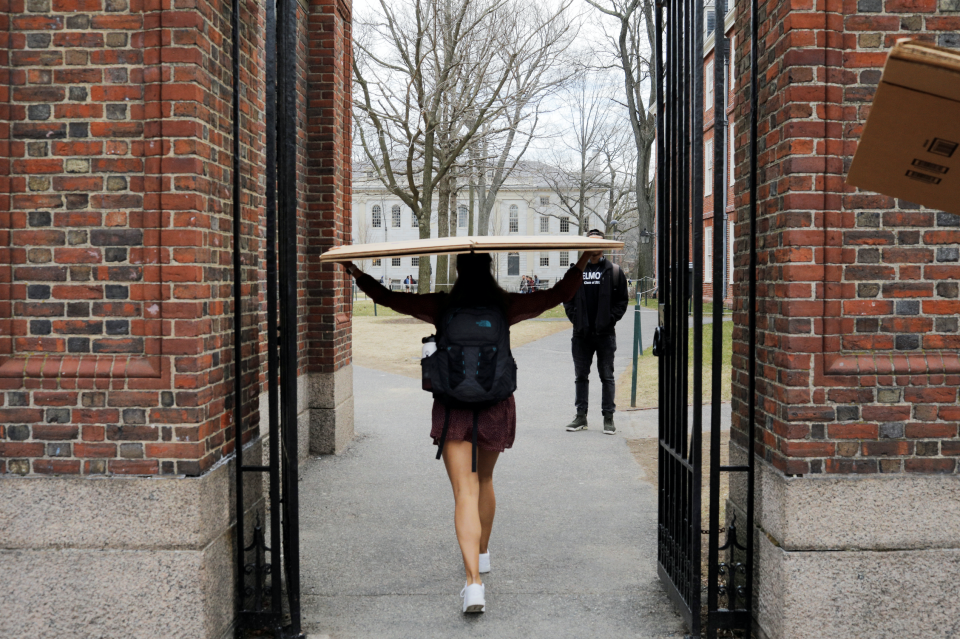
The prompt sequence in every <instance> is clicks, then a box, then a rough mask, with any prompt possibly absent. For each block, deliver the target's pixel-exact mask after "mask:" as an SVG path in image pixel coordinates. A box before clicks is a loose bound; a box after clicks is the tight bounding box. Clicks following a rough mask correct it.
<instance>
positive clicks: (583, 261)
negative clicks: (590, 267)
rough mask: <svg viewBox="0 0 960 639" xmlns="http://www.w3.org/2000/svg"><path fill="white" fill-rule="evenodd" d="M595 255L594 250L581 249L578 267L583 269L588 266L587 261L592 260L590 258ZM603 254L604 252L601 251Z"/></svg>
mask: <svg viewBox="0 0 960 639" xmlns="http://www.w3.org/2000/svg"><path fill="white" fill-rule="evenodd" d="M593 255H594V252H589V253H588V252H587V251H581V253H580V259H579V260H577V264H576V267H577V268H578V269H580V270H581V271H582V270H583V269H585V268H586V267H587V262H589V261H590V258H591V257H592V256H593ZM601 255H602V253H601Z"/></svg>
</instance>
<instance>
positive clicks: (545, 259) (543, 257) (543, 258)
mask: <svg viewBox="0 0 960 639" xmlns="http://www.w3.org/2000/svg"><path fill="white" fill-rule="evenodd" d="M540 266H550V254H549V253H541V254H540Z"/></svg>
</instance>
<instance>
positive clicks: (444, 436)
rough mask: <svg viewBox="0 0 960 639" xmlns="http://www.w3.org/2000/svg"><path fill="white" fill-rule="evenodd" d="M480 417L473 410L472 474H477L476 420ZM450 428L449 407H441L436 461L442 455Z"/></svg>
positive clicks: (477, 428) (477, 432)
mask: <svg viewBox="0 0 960 639" xmlns="http://www.w3.org/2000/svg"><path fill="white" fill-rule="evenodd" d="M479 416H480V411H478V410H476V409H474V411H473V451H472V457H473V472H477V436H478V434H479V432H480V429H479V427H478V425H477V422H478V418H479ZM448 428H450V407H449V406H444V407H443V430H442V431H440V443H439V444H438V445H437V459H440V457H441V455H443V444H444V442H445V441H446V440H447V429H448Z"/></svg>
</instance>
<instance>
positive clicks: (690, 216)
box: [654, 0, 757, 638]
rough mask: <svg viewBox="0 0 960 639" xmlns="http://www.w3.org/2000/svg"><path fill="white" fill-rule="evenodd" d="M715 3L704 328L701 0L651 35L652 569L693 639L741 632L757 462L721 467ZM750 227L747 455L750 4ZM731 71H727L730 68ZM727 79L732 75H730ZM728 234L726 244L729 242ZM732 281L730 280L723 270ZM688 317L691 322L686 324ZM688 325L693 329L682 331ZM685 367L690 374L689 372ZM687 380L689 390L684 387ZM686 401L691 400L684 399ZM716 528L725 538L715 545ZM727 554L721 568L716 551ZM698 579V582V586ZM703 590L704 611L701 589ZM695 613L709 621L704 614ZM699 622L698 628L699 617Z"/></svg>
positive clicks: (664, 17)
mask: <svg viewBox="0 0 960 639" xmlns="http://www.w3.org/2000/svg"><path fill="white" fill-rule="evenodd" d="M724 5H725V2H724V0H715V6H714V7H707V8H706V10H708V11H715V12H716V13H715V20H714V23H713V24H714V28H715V32H714V35H715V40H714V42H715V43H717V46H715V47H714V77H713V78H706V80H707V81H710V82H713V85H714V91H713V94H714V98H715V103H714V105H713V113H714V118H715V120H714V127H713V132H714V166H715V167H717V170H715V171H714V176H713V193H714V220H715V221H717V223H715V224H714V229H715V230H716V231H717V232H715V233H714V234H713V263H712V264H708V265H706V267H707V268H712V269H713V282H715V285H714V287H713V291H714V294H713V317H712V324H707V325H706V327H705V326H704V324H703V295H702V290H703V273H704V266H705V265H704V264H703V255H704V251H703V228H704V224H703V184H704V181H703V180H704V170H703V124H704V122H703V113H704V96H703V93H704V91H703V88H704V80H705V78H704V77H703V68H704V64H703V62H704V59H703V46H704V11H705V8H704V6H703V0H658V2H657V8H656V33H657V57H656V77H657V80H658V82H657V87H658V91H657V242H658V246H657V255H658V260H657V271H658V272H657V276H658V287H659V294H658V295H659V311H660V325H659V327H658V329H657V334H656V336H655V340H654V344H655V346H654V349H655V353H656V354H658V355H659V356H660V361H659V367H660V370H659V372H660V390H659V393H660V396H659V405H660V411H659V439H660V445H659V482H660V484H659V502H658V510H659V516H658V523H659V526H658V572H659V574H660V579H661V581H662V582H663V584H664V586H665V587H666V589H667V591H668V592H669V594H670V596H671V598H672V599H673V600H674V602H675V603H676V605H677V607H678V608H679V610H680V612H681V613H682V615H683V616H684V618H685V620H686V622H687V624H688V626H689V627H690V630H691V634H692V635H693V636H694V637H700V636H701V635H706V636H707V637H711V638H713V637H716V636H717V632H718V630H720V629H730V630H741V631H746V633H747V634H748V635H749V632H750V626H751V602H752V600H753V596H752V595H753V569H754V561H753V533H752V531H753V484H754V481H753V477H754V464H755V456H754V455H753V454H752V453H750V452H748V459H749V461H748V462H747V464H746V465H738V466H729V465H721V459H720V428H721V425H720V409H721V405H720V392H721V358H722V350H723V316H722V313H723V299H724V293H725V291H724V289H725V288H726V287H725V285H724V282H725V280H726V278H725V277H724V264H725V259H724V256H725V255H726V250H725V249H726V241H725V237H724V236H725V233H723V232H719V231H720V228H718V226H719V220H722V219H724V214H725V210H724V208H725V206H724V204H725V198H723V197H720V194H721V193H725V191H726V179H727V178H726V175H725V171H723V170H720V169H721V167H724V166H725V163H726V158H727V152H726V150H725V149H726V144H727V143H729V141H727V140H726V139H725V138H726V133H727V127H726V109H725V106H726V99H725V98H726V90H725V86H724V75H725V73H726V67H727V60H726V58H727V57H728V55H729V53H730V51H729V42H728V41H727V40H726V38H725V32H724V17H725V14H726V7H725V6H724ZM751 30H752V34H753V37H752V41H751V56H750V60H751V78H750V80H751V85H750V86H751V92H750V93H751V102H750V107H751V110H750V149H749V151H750V153H749V158H750V164H749V171H748V179H749V189H750V204H749V220H748V221H749V224H748V225H747V224H742V223H741V224H738V225H737V226H738V228H740V237H741V245H740V249H741V251H740V252H741V253H743V252H746V253H747V254H748V255H749V266H748V268H747V271H746V274H747V282H748V294H747V300H746V304H745V307H744V309H743V310H744V311H746V314H747V318H748V342H749V353H748V367H749V376H748V377H749V388H748V397H749V398H750V401H749V402H748V406H749V408H748V426H747V428H748V433H747V435H748V442H749V443H750V445H749V446H748V449H752V442H753V439H754V423H755V411H756V406H755V403H756V402H755V397H756V392H755V391H756V382H755V379H756V375H755V369H756V346H755V344H756V339H755V336H756V311H755V309H756V256H755V251H754V247H755V245H756V241H755V238H756V230H755V229H756V192H757V186H756V176H757V97H756V96H757V90H756V87H757V0H752V9H751ZM731 71H732V67H731ZM733 76H734V74H733V73H732V72H731V78H732V77H733ZM733 239H734V238H729V241H731V242H732V241H733ZM730 276H731V279H730V281H733V280H732V273H731V274H730ZM691 318H692V324H690V320H691ZM689 327H692V328H689ZM704 330H712V337H713V340H712V362H713V365H712V367H711V371H710V375H709V380H708V382H709V384H710V388H711V406H710V419H709V426H710V428H709V438H710V439H709V444H710V445H709V451H710V454H709V473H708V475H707V477H708V479H709V501H708V504H707V505H708V512H709V515H708V522H707V527H706V529H705V530H704V529H703V526H702V521H701V519H702V517H701V512H702V511H701V508H702V503H701V491H702V489H703V486H704V485H703V479H704V478H703V472H702V468H703V465H702V462H703V460H702V452H701V451H702V443H703V442H702V433H703V411H702V410H701V406H700V403H701V400H700V398H701V397H702V396H703V391H704V379H703V377H704V376H703V367H702V363H703V349H702V346H703V335H704ZM691 369H692V370H691ZM691 384H692V388H691V387H690V386H691ZM688 397H692V398H694V401H692V402H691V401H688ZM723 473H727V474H742V475H745V476H746V487H747V505H746V509H747V513H746V520H747V521H746V522H745V525H743V527H742V530H739V531H738V526H737V522H736V519H735V518H734V519H733V520H732V521H731V522H730V523H729V524H728V525H727V526H726V527H725V528H724V529H722V528H721V526H722V525H723V522H721V521H720V484H721V474H723ZM721 531H723V532H724V533H725V538H724V540H723V542H722V543H721V539H720V536H721ZM702 535H706V536H707V537H708V546H707V548H708V551H707V554H708V557H707V570H706V573H707V574H706V575H704V574H703V569H702V559H703V558H702V557H701V538H702ZM724 551H726V557H725V558H724V560H723V561H721V556H720V555H721V552H724ZM704 579H706V585H705V586H704ZM704 591H706V593H707V597H706V599H707V601H706V607H705V609H704V607H703V592H704ZM704 613H706V614H705V615H704ZM703 617H705V619H706V627H705V628H703V627H702V625H703V623H702V618H703Z"/></svg>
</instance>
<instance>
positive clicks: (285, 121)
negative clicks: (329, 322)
mask: <svg viewBox="0 0 960 639" xmlns="http://www.w3.org/2000/svg"><path fill="white" fill-rule="evenodd" d="M297 8H298V2H297V0H279V2H278V13H279V23H280V32H279V38H278V44H279V45H280V47H279V49H278V51H277V54H278V62H279V64H278V66H279V69H278V70H279V79H280V96H279V97H280V100H279V147H278V151H279V153H278V155H279V160H280V175H279V178H280V180H279V184H280V192H279V195H280V197H279V204H280V221H281V224H282V228H281V231H280V235H281V237H280V242H279V244H280V278H281V287H280V322H281V326H282V327H283V332H282V334H281V339H280V349H281V352H280V367H281V376H280V377H281V381H282V382H283V386H282V389H281V392H282V395H283V398H282V401H281V411H282V414H283V419H282V430H281V436H282V438H283V441H282V460H283V502H282V506H283V542H284V543H283V559H284V568H285V572H286V577H287V601H288V603H289V605H290V627H289V628H288V632H289V635H290V636H300V516H299V514H300V500H299V487H298V485H297V481H298V474H299V473H298V468H297V467H298V451H297V375H298V372H299V371H298V369H299V366H298V358H297V347H298V344H299V327H298V318H297V301H298V300H297V288H298V281H299V278H298V276H297V275H298V264H297V262H298V251H297V242H298V238H299V233H298V232H297V186H298V185H297V50H298V48H299V47H298V44H299V37H298V32H297Z"/></svg>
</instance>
